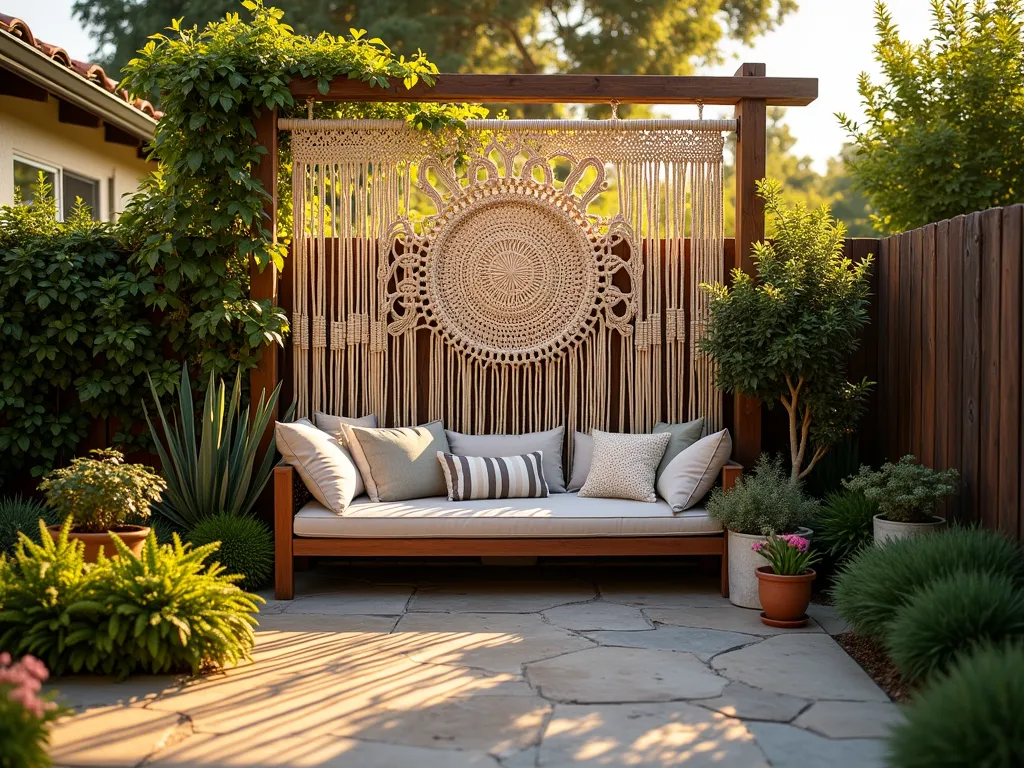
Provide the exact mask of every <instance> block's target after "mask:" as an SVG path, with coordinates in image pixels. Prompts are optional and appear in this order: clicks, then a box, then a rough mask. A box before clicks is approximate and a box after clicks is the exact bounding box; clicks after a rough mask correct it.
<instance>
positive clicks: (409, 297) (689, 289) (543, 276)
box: [281, 119, 736, 432]
mask: <svg viewBox="0 0 1024 768" xmlns="http://www.w3.org/2000/svg"><path fill="white" fill-rule="evenodd" d="M281 127H282V128H283V129H285V130H291V131H292V132H293V136H292V154H293V169H294V170H293V192H294V212H295V213H294V226H295V231H294V242H293V259H294V261H293V269H294V275H295V280H294V283H293V321H292V329H293V344H294V348H295V359H294V369H295V373H294V376H295V390H296V396H297V400H298V412H299V414H300V415H307V414H309V413H310V412H311V411H312V410H328V411H332V412H334V413H339V414H340V413H344V414H347V415H350V416H359V415H363V414H366V413H376V414H377V415H378V417H379V419H380V420H381V421H382V422H383V421H389V422H391V423H395V424H411V423H416V422H420V421H423V420H425V419H437V418H440V419H443V420H444V421H445V425H446V426H447V427H449V428H451V429H456V430H461V431H472V432H485V431H490V432H524V431H531V430H538V429H548V428H551V427H554V426H557V425H561V424H564V425H565V426H566V427H567V428H568V429H580V430H584V431H586V430H589V429H591V428H595V427H596V428H602V429H619V430H623V429H631V430H633V431H647V430H649V429H650V428H651V427H653V426H654V423H655V422H656V421H657V420H659V419H667V420H670V421H678V420H682V419H683V418H686V417H690V418H692V417H695V416H697V415H702V416H705V417H706V418H707V420H708V426H709V428H712V429H713V428H718V427H719V425H720V424H721V419H722V405H721V395H720V394H719V393H718V392H717V391H716V390H715V389H714V387H713V385H712V381H713V373H714V371H713V368H712V367H711V363H710V361H708V360H707V359H706V358H705V357H703V356H701V355H699V354H698V353H697V348H696V343H697V340H698V339H699V335H700V332H701V329H702V328H703V325H704V322H705V319H706V312H707V300H706V297H704V295H703V293H702V292H701V291H700V290H699V288H698V286H699V284H700V283H701V282H713V281H716V280H721V279H722V278H723V277H724V268H723V239H722V203H723V197H722V150H723V145H724V138H723V136H722V132H723V131H730V130H734V129H735V127H736V122H735V121H734V120H660V119H654V120H621V119H612V120H593V121H591V120H470V121H467V123H466V128H465V130H461V131H445V132H441V133H440V134H430V133H426V132H422V131H417V130H415V129H413V128H412V127H411V126H409V125H407V124H406V123H404V122H402V121H395V120H282V121H281ZM609 177H610V178H612V179H613V181H614V183H615V186H616V188H617V190H618V192H617V195H618V197H617V207H618V214H616V215H613V216H612V217H610V218H607V219H606V218H602V217H601V216H599V215H597V214H594V213H592V212H591V210H590V209H591V207H592V205H593V203H594V201H595V200H597V199H598V198H599V197H601V195H602V193H604V192H605V191H606V190H607V189H608V187H609V184H608V183H607V181H606V178H609ZM602 199H604V198H602ZM607 202H608V201H606V202H605V203H603V204H602V205H603V206H604V207H607ZM687 224H688V226H687ZM687 239H688V240H689V246H690V259H689V264H690V268H689V270H687V268H686V264H687V260H686V258H685V254H686V245H687V242H686V241H687ZM424 333H426V335H425V336H424V335H423V334H424ZM428 340H429V341H428ZM424 343H426V347H425V348H422V349H421V347H423V345H424ZM421 363H423V364H424V365H425V368H426V371H427V375H426V380H425V381H423V380H419V379H418V377H417V374H416V371H417V366H418V365H420V364H421ZM423 389H425V390H426V392H425V393H424V392H421V390H423ZM612 393H617V397H616V399H615V400H614V401H613V400H612ZM424 403H425V404H426V405H425V407H426V411H427V412H426V413H423V412H422V410H423V409H422V407H421V405H422V404H424ZM616 416H617V418H615V417H616ZM613 418H614V421H615V423H612V420H613Z"/></svg>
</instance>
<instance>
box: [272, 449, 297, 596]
mask: <svg viewBox="0 0 1024 768" xmlns="http://www.w3.org/2000/svg"><path fill="white" fill-rule="evenodd" d="M293 518H294V514H293V509H292V468H291V467H276V468H275V469H274V597H276V598H277V599H278V600H291V599H292V598H293V597H294V596H295V568H294V565H295V564H294V562H293V550H292V536H293V534H292V519H293Z"/></svg>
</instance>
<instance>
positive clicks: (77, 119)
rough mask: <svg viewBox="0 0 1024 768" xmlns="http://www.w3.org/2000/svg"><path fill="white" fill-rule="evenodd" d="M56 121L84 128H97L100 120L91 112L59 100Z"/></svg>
mask: <svg viewBox="0 0 1024 768" xmlns="http://www.w3.org/2000/svg"><path fill="white" fill-rule="evenodd" d="M57 119H58V120H59V121H60V122H62V123H69V124H70V125H81V126H83V127H85V128H99V127H100V122H101V121H100V118H99V116H98V115H94V114H93V113H92V112H90V111H88V110H86V109H82V108H81V107H79V106H77V105H75V104H72V103H71V102H70V101H64V99H60V100H59V101H58V105H57Z"/></svg>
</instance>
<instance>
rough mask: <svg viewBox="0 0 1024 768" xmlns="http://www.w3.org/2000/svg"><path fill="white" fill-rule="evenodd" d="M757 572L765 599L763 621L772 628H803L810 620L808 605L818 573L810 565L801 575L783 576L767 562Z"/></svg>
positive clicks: (761, 592)
mask: <svg viewBox="0 0 1024 768" xmlns="http://www.w3.org/2000/svg"><path fill="white" fill-rule="evenodd" d="M755 573H756V574H757V589H758V595H759V596H760V598H761V607H762V608H763V609H764V613H762V614H761V621H762V622H764V623H765V624H767V625H768V626H770V627H802V626H803V625H804V624H806V623H807V604H808V603H810V602H811V582H813V581H814V577H815V576H817V575H818V574H817V573H815V572H814V569H812V568H808V569H807V570H806V571H804V572H803V573H801V574H800V575H799V576H780V575H779V574H777V573H774V572H773V571H772V567H771V566H770V565H763V566H761V567H760V568H758V569H757V571H755Z"/></svg>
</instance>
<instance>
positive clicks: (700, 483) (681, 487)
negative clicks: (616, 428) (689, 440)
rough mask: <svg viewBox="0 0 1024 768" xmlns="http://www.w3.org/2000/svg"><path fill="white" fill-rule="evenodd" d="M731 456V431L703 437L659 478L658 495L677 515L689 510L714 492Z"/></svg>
mask: <svg viewBox="0 0 1024 768" xmlns="http://www.w3.org/2000/svg"><path fill="white" fill-rule="evenodd" d="M731 455H732V438H731V437H729V430H728V429H723V430H722V431H721V432H715V433H713V434H710V435H708V436H707V437H704V438H701V439H700V440H698V441H697V442H696V443H694V444H693V445H691V446H690V447H689V448H687V449H686V450H684V451H683V452H682V453H680V454H679V455H678V456H676V457H675V458H674V459H672V461H670V462H669V465H668V467H667V468H666V469H665V472H664V473H663V474H662V476H661V477H659V478H658V495H659V496H661V497H662V498H663V499H665V501H667V502H668V504H669V506H670V507H672V511H673V512H683V511H685V510H687V509H689V508H690V507H692V506H693V505H694V504H696V503H697V502H698V501H700V500H701V499H703V498H704V497H705V496H706V495H707V493H708V491H710V490H711V488H712V487H713V486H714V484H715V481H716V480H717V479H718V476H719V475H720V474H721V472H722V467H724V466H725V464H726V462H727V461H729V456H731Z"/></svg>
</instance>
